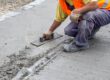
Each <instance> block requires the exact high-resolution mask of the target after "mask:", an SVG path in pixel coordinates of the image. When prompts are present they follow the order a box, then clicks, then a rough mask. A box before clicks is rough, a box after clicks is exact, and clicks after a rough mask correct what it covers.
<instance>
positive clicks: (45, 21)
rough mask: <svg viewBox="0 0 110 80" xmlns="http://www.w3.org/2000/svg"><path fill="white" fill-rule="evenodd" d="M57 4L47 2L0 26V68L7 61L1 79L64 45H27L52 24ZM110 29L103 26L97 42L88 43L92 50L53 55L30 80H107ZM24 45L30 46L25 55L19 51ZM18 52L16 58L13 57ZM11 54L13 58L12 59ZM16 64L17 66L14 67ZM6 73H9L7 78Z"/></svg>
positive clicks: (108, 79) (61, 30)
mask: <svg viewBox="0 0 110 80" xmlns="http://www.w3.org/2000/svg"><path fill="white" fill-rule="evenodd" d="M56 4H57V0H46V1H45V2H44V3H42V4H41V5H38V6H36V7H34V8H32V9H30V10H26V11H25V10H24V11H22V14H20V15H17V16H15V17H12V18H9V19H7V20H5V21H2V22H0V37H1V38H0V66H1V65H2V64H5V63H4V62H5V61H6V62H9V61H10V62H9V63H8V65H5V66H2V68H0V77H1V76H4V74H5V75H8V77H7V76H6V79H5V80H11V78H12V77H13V76H15V74H16V73H15V74H14V75H11V78H10V79H9V77H10V73H13V71H12V70H13V68H15V69H17V72H18V71H19V69H18V67H19V66H20V67H19V68H22V67H23V65H25V64H26V66H27V64H29V63H31V65H32V64H33V63H34V62H36V61H37V60H38V58H39V57H38V56H37V55H39V54H42V56H41V55H39V56H40V57H43V54H44V53H48V51H49V50H51V49H52V48H54V47H55V46H57V45H58V44H59V43H61V42H62V41H63V40H62V39H59V41H58V40H57V41H54V42H51V43H49V44H46V45H44V46H42V47H40V48H36V47H35V46H32V45H31V46H30V45H29V44H30V42H32V41H34V40H36V39H38V37H39V36H40V35H41V34H42V33H43V32H45V31H46V30H47V29H48V27H49V26H50V24H51V23H52V21H53V19H54V14H55V8H56ZM67 23H69V21H67V22H65V23H64V24H63V25H62V26H61V27H60V28H59V29H57V32H59V33H61V34H63V28H64V27H65V26H66V25H67ZM109 26H110V25H107V26H104V27H103V28H102V29H101V30H100V31H99V32H98V33H97V35H96V38H95V39H94V40H92V41H91V42H90V46H91V47H90V49H88V50H85V51H81V52H76V53H72V54H69V53H68V54H67V53H64V52H62V51H56V53H57V52H58V53H59V55H58V57H57V58H56V59H55V60H53V61H52V63H50V64H48V65H47V66H46V67H44V70H41V71H40V72H39V73H38V74H34V75H33V76H30V79H29V80H73V79H75V80H110V77H109V74H110V40H109V39H110V28H109ZM55 44H56V45H55ZM26 45H29V48H26V49H24V52H22V51H20V50H22V49H23V48H24V47H25V46H26ZM57 47H58V46H57ZM58 48H60V47H58ZM19 51H20V52H19ZM17 52H18V53H19V55H16V54H17ZM54 52H55V51H54ZM13 53H14V54H15V55H12V54H13ZM25 53H29V54H28V55H27V54H25ZM10 55H11V56H10ZM44 55H45V54H44ZM7 56H9V57H7ZM33 57H34V58H33ZM10 59H12V60H10ZM16 64H17V66H15V65H16ZM21 64H22V65H21ZM18 65H19V66H18ZM5 67H6V68H5ZM9 67H11V69H12V70H10V68H9ZM27 67H29V66H27ZM7 71H9V73H8V74H7ZM14 72H16V70H15V71H14ZM1 73H2V74H3V75H1ZM3 80H4V79H3Z"/></svg>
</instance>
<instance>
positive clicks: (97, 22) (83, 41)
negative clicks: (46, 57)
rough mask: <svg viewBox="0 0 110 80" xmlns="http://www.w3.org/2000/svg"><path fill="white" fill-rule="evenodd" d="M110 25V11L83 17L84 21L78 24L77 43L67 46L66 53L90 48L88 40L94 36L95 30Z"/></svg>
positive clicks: (90, 13)
mask: <svg viewBox="0 0 110 80" xmlns="http://www.w3.org/2000/svg"><path fill="white" fill-rule="evenodd" d="M108 23H110V11H107V10H102V9H97V10H95V11H90V12H88V13H86V14H85V15H84V16H83V20H82V21H80V22H79V24H78V34H77V35H76V37H75V43H72V44H69V45H66V46H65V47H64V49H65V51H73V52H74V51H77V50H80V49H84V48H86V47H88V38H89V36H90V35H91V34H93V30H94V31H95V30H96V29H99V28H100V27H101V26H104V25H106V24H108Z"/></svg>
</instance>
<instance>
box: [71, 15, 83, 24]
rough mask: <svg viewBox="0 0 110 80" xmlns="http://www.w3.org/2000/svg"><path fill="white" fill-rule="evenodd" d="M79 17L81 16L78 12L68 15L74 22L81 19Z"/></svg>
mask: <svg viewBox="0 0 110 80" xmlns="http://www.w3.org/2000/svg"><path fill="white" fill-rule="evenodd" d="M80 18H81V14H78V13H77V14H76V13H71V15H70V20H71V21H72V22H75V23H78V22H79V20H81V19H80Z"/></svg>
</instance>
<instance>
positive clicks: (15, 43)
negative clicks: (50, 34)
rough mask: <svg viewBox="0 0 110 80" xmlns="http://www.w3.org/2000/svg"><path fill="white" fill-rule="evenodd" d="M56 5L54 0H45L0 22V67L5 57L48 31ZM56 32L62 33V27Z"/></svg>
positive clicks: (6, 59) (5, 59)
mask: <svg viewBox="0 0 110 80" xmlns="http://www.w3.org/2000/svg"><path fill="white" fill-rule="evenodd" d="M56 4H57V1H56V0H46V1H45V2H43V3H42V4H41V5H36V7H34V8H32V9H29V10H24V11H22V13H21V14H20V15H17V16H15V17H12V18H9V19H7V20H5V21H2V22H0V37H1V38H0V63H1V64H0V65H2V63H4V61H8V58H7V57H6V56H8V55H11V54H13V53H16V52H18V51H19V50H21V49H22V48H24V47H25V46H26V45H28V44H29V43H30V42H32V41H34V40H35V39H38V38H39V36H40V35H41V34H42V33H43V32H45V31H47V30H48V28H49V26H50V24H51V23H52V21H53V19H54V14H55V10H56ZM51 6H52V7H51ZM57 31H58V32H59V33H63V29H62V27H61V28H59V29H58V30H57Z"/></svg>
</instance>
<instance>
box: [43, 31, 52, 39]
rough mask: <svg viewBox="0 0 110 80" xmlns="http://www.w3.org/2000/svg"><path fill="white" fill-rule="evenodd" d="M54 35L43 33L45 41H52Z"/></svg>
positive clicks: (49, 32)
mask: <svg viewBox="0 0 110 80" xmlns="http://www.w3.org/2000/svg"><path fill="white" fill-rule="evenodd" d="M52 35H53V32H51V31H48V32H45V33H43V38H45V40H50V39H52V37H53V36H52Z"/></svg>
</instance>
